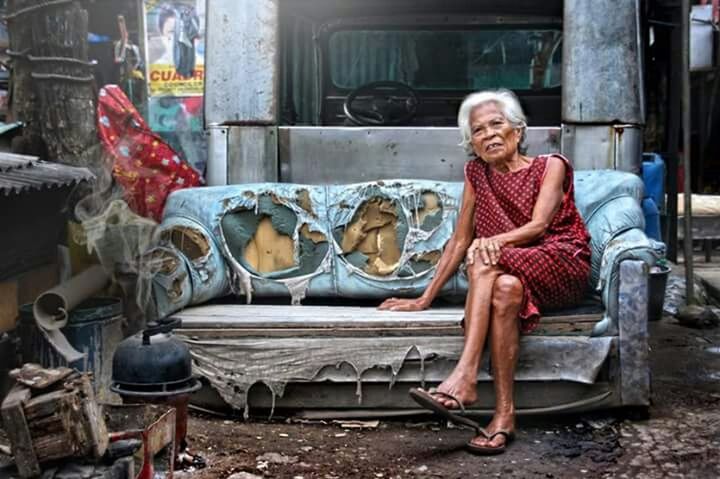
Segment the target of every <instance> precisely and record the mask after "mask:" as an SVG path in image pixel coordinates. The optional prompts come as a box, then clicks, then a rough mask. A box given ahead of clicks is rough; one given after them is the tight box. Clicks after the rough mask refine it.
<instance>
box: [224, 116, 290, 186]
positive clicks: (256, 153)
mask: <svg viewBox="0 0 720 479" xmlns="http://www.w3.org/2000/svg"><path fill="white" fill-rule="evenodd" d="M227 147H228V150H227V182H228V183H229V184H238V183H258V182H265V181H278V166H277V128H276V127H274V126H236V127H231V128H229V129H228V139H227Z"/></svg>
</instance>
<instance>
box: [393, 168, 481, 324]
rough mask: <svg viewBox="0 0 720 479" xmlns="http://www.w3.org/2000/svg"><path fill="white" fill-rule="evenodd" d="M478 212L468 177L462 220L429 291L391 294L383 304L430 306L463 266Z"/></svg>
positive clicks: (400, 308)
mask: <svg viewBox="0 0 720 479" xmlns="http://www.w3.org/2000/svg"><path fill="white" fill-rule="evenodd" d="M474 216H475V192H474V191H473V189H472V186H471V185H470V182H469V181H468V180H467V178H466V179H465V186H464V189H463V196H462V204H461V205H460V212H459V214H458V220H457V223H456V224H455V231H454V232H453V234H452V236H451V237H450V240H448V242H447V244H446V245H445V249H444V250H443V253H442V256H440V260H439V261H438V264H437V269H436V271H435V275H434V276H433V279H432V281H430V284H429V285H428V287H427V288H426V289H425V292H424V293H423V294H422V296H420V297H419V298H417V299H397V298H389V299H387V300H385V301H384V302H383V303H382V304H381V305H380V306H379V308H380V309H389V310H392V311H417V310H421V309H426V308H428V307H429V306H430V303H432V301H433V299H435V297H436V296H437V295H438V293H439V292H440V289H441V288H442V287H443V285H444V284H445V283H446V282H447V281H448V279H450V277H451V276H452V275H453V274H454V273H455V271H457V269H458V266H460V263H461V262H462V260H463V258H464V256H465V252H466V251H467V248H468V246H470V243H471V242H472V240H473V236H474V231H473V230H474V228H473V224H474V222H473V218H474Z"/></svg>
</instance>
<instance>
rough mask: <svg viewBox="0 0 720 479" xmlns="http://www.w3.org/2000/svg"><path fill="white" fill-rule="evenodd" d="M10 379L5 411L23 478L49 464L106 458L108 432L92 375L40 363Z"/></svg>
mask: <svg viewBox="0 0 720 479" xmlns="http://www.w3.org/2000/svg"><path fill="white" fill-rule="evenodd" d="M10 375H11V376H12V377H13V378H14V379H15V380H16V384H15V386H14V387H13V389H12V390H11V391H10V393H9V394H8V396H7V397H6V398H5V400H4V401H3V403H2V407H0V411H1V412H2V420H3V425H4V429H5V431H6V433H7V435H8V438H9V439H10V444H11V447H12V453H13V455H14V456H15V464H16V466H17V469H18V473H19V474H20V476H21V477H23V478H29V477H35V476H38V475H39V474H40V472H41V468H40V465H41V464H42V463H46V462H49V461H54V460H58V459H65V458H72V457H76V458H81V457H82V458H95V459H98V458H100V457H102V456H103V454H105V451H106V449H107V447H108V431H107V426H106V424H105V420H104V418H103V415H102V413H101V411H100V408H99V406H98V404H97V403H96V401H95V393H94V392H93V388H92V382H91V379H90V375H88V374H80V373H78V372H76V371H74V370H72V369H68V368H56V369H43V368H42V367H41V366H39V365H36V364H26V365H24V366H23V367H22V368H21V369H14V370H13V371H11V372H10Z"/></svg>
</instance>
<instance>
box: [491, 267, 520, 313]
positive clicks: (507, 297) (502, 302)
mask: <svg viewBox="0 0 720 479" xmlns="http://www.w3.org/2000/svg"><path fill="white" fill-rule="evenodd" d="M522 299H523V284H522V282H521V281H520V279H519V278H518V277H517V276H513V275H511V274H502V275H500V276H498V277H497V279H496V280H495V283H494V284H493V307H495V308H507V307H517V306H519V305H520V304H521V303H522Z"/></svg>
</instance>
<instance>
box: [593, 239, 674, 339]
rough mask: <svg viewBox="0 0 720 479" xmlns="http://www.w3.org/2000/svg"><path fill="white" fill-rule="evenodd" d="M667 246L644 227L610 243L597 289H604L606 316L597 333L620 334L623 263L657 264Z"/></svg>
mask: <svg viewBox="0 0 720 479" xmlns="http://www.w3.org/2000/svg"><path fill="white" fill-rule="evenodd" d="M664 249H665V245H664V244H663V243H660V242H657V241H655V240H652V239H650V238H648V237H647V236H646V235H645V233H644V232H643V231H642V230H641V229H640V228H631V229H628V230H626V231H623V232H622V233H620V234H618V235H617V236H616V237H615V238H613V239H612V240H611V241H610V242H608V244H607V247H606V248H605V251H604V252H603V256H602V262H601V265H600V274H599V281H598V284H597V290H598V291H599V292H600V295H601V298H602V302H603V305H604V306H605V316H604V318H603V319H602V321H600V322H598V323H597V324H596V325H595V328H594V329H593V336H600V335H607V334H612V335H615V334H618V331H619V329H618V319H619V318H620V306H619V292H620V265H621V264H622V262H623V261H626V260H635V261H641V262H643V263H645V264H646V265H648V266H652V265H654V264H655V262H656V261H657V259H658V258H660V257H661V256H662V255H663V253H664Z"/></svg>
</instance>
